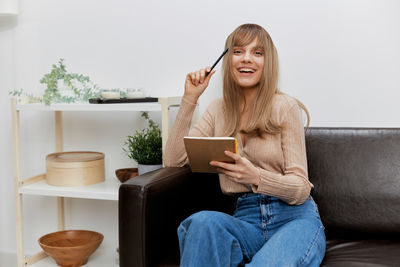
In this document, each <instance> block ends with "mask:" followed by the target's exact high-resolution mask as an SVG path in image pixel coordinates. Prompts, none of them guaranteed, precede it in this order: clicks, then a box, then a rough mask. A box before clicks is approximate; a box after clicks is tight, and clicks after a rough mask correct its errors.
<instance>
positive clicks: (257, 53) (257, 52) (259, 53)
mask: <svg viewBox="0 0 400 267" xmlns="http://www.w3.org/2000/svg"><path fill="white" fill-rule="evenodd" d="M255 54H256V55H257V56H262V54H263V53H262V52H261V51H256V52H255Z"/></svg>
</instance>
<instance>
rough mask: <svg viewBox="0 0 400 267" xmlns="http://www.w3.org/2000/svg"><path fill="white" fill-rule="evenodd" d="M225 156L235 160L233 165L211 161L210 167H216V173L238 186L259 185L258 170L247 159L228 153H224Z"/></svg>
mask: <svg viewBox="0 0 400 267" xmlns="http://www.w3.org/2000/svg"><path fill="white" fill-rule="evenodd" d="M225 155H227V156H229V157H231V158H232V159H234V160H235V163H225V162H220V161H211V162H210V165H211V166H215V167H217V171H218V172H220V173H223V174H225V175H226V177H227V178H229V179H231V180H232V181H234V182H237V183H240V184H253V185H258V184H259V183H260V176H261V174H260V170H259V169H258V168H257V167H255V166H254V165H253V164H252V163H251V162H250V161H249V160H248V159H247V158H245V157H241V156H239V155H238V154H235V153H232V152H230V151H225Z"/></svg>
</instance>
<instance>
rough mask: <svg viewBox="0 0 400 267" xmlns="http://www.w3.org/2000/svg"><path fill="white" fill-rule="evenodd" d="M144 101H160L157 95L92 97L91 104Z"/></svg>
mask: <svg viewBox="0 0 400 267" xmlns="http://www.w3.org/2000/svg"><path fill="white" fill-rule="evenodd" d="M143 102H158V98H157V97H144V98H120V99H103V98H91V99H89V103H90V104H123V103H143Z"/></svg>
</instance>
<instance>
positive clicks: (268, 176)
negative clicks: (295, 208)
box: [252, 103, 312, 205]
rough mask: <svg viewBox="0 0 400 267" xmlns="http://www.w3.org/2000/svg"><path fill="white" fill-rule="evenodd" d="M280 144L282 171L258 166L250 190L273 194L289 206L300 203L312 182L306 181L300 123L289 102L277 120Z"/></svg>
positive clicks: (294, 109) (298, 116)
mask: <svg viewBox="0 0 400 267" xmlns="http://www.w3.org/2000/svg"><path fill="white" fill-rule="evenodd" d="M281 127H282V128H281V130H282V132H281V147H282V152H283V157H284V166H283V168H284V169H283V173H282V174H280V173H276V172H271V171H268V170H265V169H262V168H260V172H261V179H260V183H259V185H258V186H254V185H253V186H252V189H253V191H254V192H257V193H263V194H267V195H270V196H275V197H278V198H280V199H282V200H283V201H285V202H287V203H288V204H291V205H294V204H296V205H300V204H302V203H304V202H305V201H306V199H307V197H308V195H309V194H310V190H311V188H312V184H311V183H310V182H309V180H308V178H307V177H308V174H307V158H306V148H305V136H304V126H303V122H302V118H301V109H300V107H299V106H298V105H297V103H296V104H294V105H292V106H291V107H290V108H289V109H288V111H287V112H286V114H284V117H283V120H282V123H281Z"/></svg>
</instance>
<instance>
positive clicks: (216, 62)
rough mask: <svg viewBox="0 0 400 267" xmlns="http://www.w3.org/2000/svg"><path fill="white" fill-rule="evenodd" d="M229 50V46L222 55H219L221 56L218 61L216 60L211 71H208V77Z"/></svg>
mask: <svg viewBox="0 0 400 267" xmlns="http://www.w3.org/2000/svg"><path fill="white" fill-rule="evenodd" d="M228 50H229V47H227V48H226V49H225V51H224V52H223V53H222V55H220V56H219V58H218V59H217V61H215V63H214V65H212V67H211V69H210V71H208V72H207V73H206V77H207V76H208V74H210V73H211V71H212V70H213V69H214V68H215V66H217V64H218V62H219V61H220V60H221V58H222V57H223V56H224V55H225V54H226V52H228Z"/></svg>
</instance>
